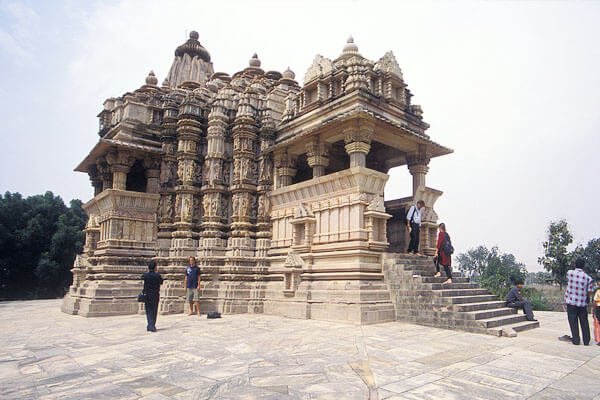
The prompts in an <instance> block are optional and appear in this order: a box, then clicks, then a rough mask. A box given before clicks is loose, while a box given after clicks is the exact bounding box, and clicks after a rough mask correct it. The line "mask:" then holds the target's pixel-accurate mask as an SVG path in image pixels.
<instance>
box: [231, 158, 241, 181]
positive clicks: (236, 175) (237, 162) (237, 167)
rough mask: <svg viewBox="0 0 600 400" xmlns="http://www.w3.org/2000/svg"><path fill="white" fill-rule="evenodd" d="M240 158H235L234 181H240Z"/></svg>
mask: <svg viewBox="0 0 600 400" xmlns="http://www.w3.org/2000/svg"><path fill="white" fill-rule="evenodd" d="M240 163H241V161H240V159H239V158H235V159H234V160H233V181H234V182H239V181H240V176H241V175H240Z"/></svg>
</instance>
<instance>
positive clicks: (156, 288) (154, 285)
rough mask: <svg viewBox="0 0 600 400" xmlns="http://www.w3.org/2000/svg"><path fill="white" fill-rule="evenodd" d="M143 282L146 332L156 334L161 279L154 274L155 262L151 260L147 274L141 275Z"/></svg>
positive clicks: (157, 274) (158, 275)
mask: <svg viewBox="0 0 600 400" xmlns="http://www.w3.org/2000/svg"><path fill="white" fill-rule="evenodd" d="M142 280H143V281H144V291H143V292H144V293H145V294H146V302H145V308H146V320H147V321H148V326H147V327H146V330H147V331H148V332H156V314H157V313H158V300H159V299H160V285H162V283H163V278H162V276H160V274H159V273H157V272H156V262H154V260H151V261H150V262H149V263H148V272H146V273H144V274H143V275H142Z"/></svg>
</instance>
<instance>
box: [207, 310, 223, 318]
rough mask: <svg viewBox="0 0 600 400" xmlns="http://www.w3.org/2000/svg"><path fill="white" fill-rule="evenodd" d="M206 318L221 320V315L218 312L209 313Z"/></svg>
mask: <svg viewBox="0 0 600 400" xmlns="http://www.w3.org/2000/svg"><path fill="white" fill-rule="evenodd" d="M206 318H208V319H215V318H221V313H220V312H218V311H209V312H208V313H207V314H206Z"/></svg>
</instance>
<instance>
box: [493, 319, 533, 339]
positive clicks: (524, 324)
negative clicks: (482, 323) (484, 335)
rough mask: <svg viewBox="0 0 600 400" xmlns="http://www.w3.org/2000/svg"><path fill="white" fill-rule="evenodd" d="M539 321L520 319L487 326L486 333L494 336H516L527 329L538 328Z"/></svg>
mask: <svg viewBox="0 0 600 400" xmlns="http://www.w3.org/2000/svg"><path fill="white" fill-rule="evenodd" d="M539 327H540V323H539V321H521V322H517V323H514V324H507V325H501V326H497V327H494V328H488V333H489V334H490V335H494V336H502V337H517V334H518V333H519V332H523V331H526V330H529V329H535V328H539Z"/></svg>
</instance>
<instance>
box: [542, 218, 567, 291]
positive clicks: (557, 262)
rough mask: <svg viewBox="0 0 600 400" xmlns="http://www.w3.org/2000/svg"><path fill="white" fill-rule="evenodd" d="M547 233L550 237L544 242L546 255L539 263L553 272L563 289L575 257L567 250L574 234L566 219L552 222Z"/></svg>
mask: <svg viewBox="0 0 600 400" xmlns="http://www.w3.org/2000/svg"><path fill="white" fill-rule="evenodd" d="M547 234H548V239H547V240H546V241H545V242H544V243H542V246H543V247H544V255H543V256H542V257H539V258H538V263H539V264H541V265H542V266H543V267H544V269H545V270H546V271H548V272H550V273H551V274H552V277H553V278H554V279H556V281H557V282H558V284H559V285H560V288H561V289H562V287H563V285H564V284H565V283H566V275H567V271H568V270H569V266H570V264H571V260H572V257H573V254H571V253H569V252H568V251H567V247H568V246H569V245H570V244H571V243H572V242H573V235H572V234H571V232H570V231H569V226H568V225H567V221H565V220H564V219H561V220H560V221H556V222H554V221H553V222H550V226H549V227H548V231H547Z"/></svg>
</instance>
